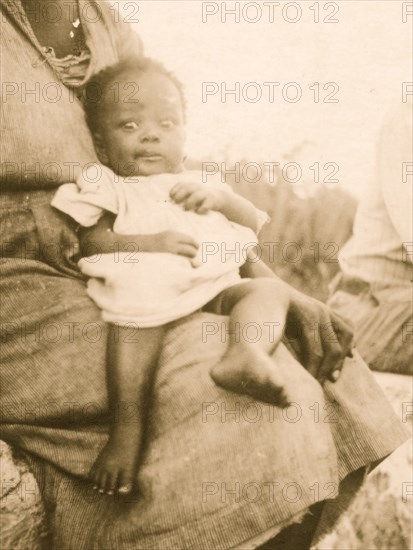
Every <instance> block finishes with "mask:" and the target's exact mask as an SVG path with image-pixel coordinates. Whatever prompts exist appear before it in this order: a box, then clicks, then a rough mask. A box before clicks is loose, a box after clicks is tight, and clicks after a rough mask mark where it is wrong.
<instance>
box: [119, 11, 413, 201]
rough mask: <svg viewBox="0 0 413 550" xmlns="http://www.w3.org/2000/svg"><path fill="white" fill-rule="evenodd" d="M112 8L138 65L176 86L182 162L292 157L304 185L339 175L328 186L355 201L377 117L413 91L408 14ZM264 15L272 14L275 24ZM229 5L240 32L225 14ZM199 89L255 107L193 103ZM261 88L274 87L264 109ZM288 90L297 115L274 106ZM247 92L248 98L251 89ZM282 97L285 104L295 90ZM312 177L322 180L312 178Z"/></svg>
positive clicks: (288, 107)
mask: <svg viewBox="0 0 413 550" xmlns="http://www.w3.org/2000/svg"><path fill="white" fill-rule="evenodd" d="M113 3H114V4H116V6H117V7H118V9H119V11H120V14H121V16H123V17H124V18H127V19H129V20H130V21H131V22H132V24H133V25H134V27H135V28H136V31H137V32H138V33H139V34H140V35H141V36H142V38H143V42H144V45H145V51H146V54H147V55H149V56H151V57H155V58H157V59H159V60H160V61H162V62H164V63H165V64H166V65H167V67H168V68H170V69H172V70H173V71H174V72H175V73H176V75H177V76H178V77H179V78H180V79H181V80H182V81H183V83H184V85H185V91H186V96H187V99H188V155H189V156H191V157H196V158H201V159H205V158H208V157H212V158H214V159H216V160H221V159H222V160H228V161H233V162H235V161H237V160H240V159H242V158H244V159H248V160H250V161H255V162H260V161H267V162H271V161H274V162H277V161H278V162H280V163H281V164H282V163H283V162H285V161H286V159H287V158H290V157H292V159H291V160H294V161H297V162H300V164H301V165H302V170H303V180H307V184H309V183H310V182H311V181H312V180H313V179H314V177H313V176H314V173H313V171H311V170H310V169H309V166H311V165H313V164H314V163H315V162H319V163H320V164H321V163H322V165H324V164H325V163H326V162H334V163H336V164H337V165H338V166H339V172H338V174H337V175H336V176H335V178H333V179H339V185H340V186H341V187H342V188H343V189H345V190H346V191H348V192H350V193H352V194H354V195H355V196H360V195H361V193H363V190H364V189H365V184H366V181H367V180H368V178H369V176H370V173H371V166H372V155H373V147H374V142H375V137H376V135H377V131H378V128H379V126H380V123H381V121H382V118H383V115H384V113H385V112H386V111H387V110H388V108H389V106H390V105H391V104H392V103H393V102H399V101H401V93H402V92H401V90H402V82H406V81H410V82H411V81H412V63H411V54H412V37H411V32H412V19H413V16H408V15H405V17H404V19H405V20H406V22H405V23H403V9H404V10H405V11H406V10H408V9H409V8H408V4H409V2H402V1H398V0H379V1H370V0H357V1H352V0H345V1H338V2H314V1H312V0H311V1H301V2H300V3H299V4H297V3H296V2H285V1H280V2H278V3H277V2H266V3H263V2H259V3H257V2H245V1H244V2H224V3H222V2H202V1H198V0H195V1H194V0H190V1H180V0H179V1H174V2H168V1H156V0H149V1H144V2H137V1H133V2H131V1H126V0H121V1H117V2H113ZM265 4H273V5H274V7H273V8H272V10H273V17H272V19H273V22H271V17H270V12H271V11H272V10H270V7H269V6H268V5H267V6H266V5H265ZM276 4H279V5H276ZM410 4H411V3H410ZM237 5H238V10H237V11H238V13H239V14H240V21H239V23H237V22H235V16H234V15H231V14H230V13H229V11H231V10H234V9H236V8H237ZM254 5H255V6H259V7H260V9H258V8H257V7H254ZM295 6H298V8H297V7H295ZM412 9H413V8H411V7H410V11H411V10H412ZM215 11H216V13H215V14H214V12H215ZM317 12H318V14H317ZM243 15H244V17H243ZM317 15H318V17H317ZM259 16H260V18H259ZM317 18H318V19H319V22H318V23H316V22H315V20H316V19H317ZM255 19H258V20H257V22H255V23H253V22H248V21H253V20H255ZM294 20H296V22H295V23H294V22H292V21H294ZM328 21H337V22H328ZM206 82H214V83H217V84H218V86H219V87H220V89H222V86H221V83H226V85H227V88H228V89H233V88H234V85H235V83H236V82H239V83H240V88H241V90H242V89H243V86H244V85H245V84H247V83H249V82H255V83H257V84H258V85H260V86H261V89H262V98H261V99H260V100H259V101H257V102H256V103H249V102H248V101H245V100H244V99H243V97H242V94H241V100H240V102H239V103H236V102H235V98H234V96H233V95H232V96H231V95H228V96H227V97H226V99H227V101H226V102H225V103H224V102H222V101H221V94H220V93H219V92H218V93H216V94H215V95H210V96H208V97H207V98H204V99H206V101H204V102H203V101H202V87H203V83H206ZM264 82H279V83H280V85H279V86H277V88H276V89H275V98H274V101H273V102H272V103H271V102H270V101H269V97H268V96H269V93H268V92H269V90H268V87H265V86H263V83H264ZM291 82H295V83H297V84H298V85H299V86H300V88H301V91H302V97H301V99H300V100H299V101H297V102H296V103H289V102H288V101H286V100H285V99H283V97H282V89H283V87H284V86H285V85H286V84H288V83H291ZM316 82H318V83H320V101H319V102H318V103H315V101H314V99H315V93H316V89H315V87H314V86H313V88H312V89H310V88H309V87H310V86H312V85H314V83H316ZM328 82H333V83H335V84H336V85H337V86H338V88H339V89H338V91H337V92H336V93H335V94H334V95H332V97H331V99H334V100H338V102H337V103H323V99H326V96H327V95H328V93H331V94H333V92H334V90H335V88H333V87H332V86H330V88H327V89H326V90H323V89H322V86H323V85H325V84H326V83H328ZM245 92H246V93H247V94H248V93H249V96H250V97H251V98H254V95H255V93H254V88H253V87H252V88H251V89H250V90H249V91H248V90H245ZM285 92H286V93H289V94H290V97H292V98H294V95H295V92H294V88H293V87H291V88H290V89H288V88H287V89H285ZM321 175H323V176H326V175H327V174H326V173H324V174H323V170H321ZM322 179H323V178H322ZM326 185H330V184H328V183H327V184H326Z"/></svg>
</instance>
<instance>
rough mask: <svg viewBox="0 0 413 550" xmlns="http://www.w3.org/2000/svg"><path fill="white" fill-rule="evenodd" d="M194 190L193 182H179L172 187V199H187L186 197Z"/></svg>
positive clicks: (177, 200) (170, 193)
mask: <svg viewBox="0 0 413 550" xmlns="http://www.w3.org/2000/svg"><path fill="white" fill-rule="evenodd" d="M193 191H194V186H193V184H190V183H177V184H176V185H174V186H173V187H172V189H171V190H170V192H169V196H170V197H171V199H172V200H174V201H175V202H182V201H183V200H185V199H186V197H189V195H191V193H193Z"/></svg>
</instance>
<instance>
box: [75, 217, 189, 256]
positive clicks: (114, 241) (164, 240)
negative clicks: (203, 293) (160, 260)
mask: <svg viewBox="0 0 413 550" xmlns="http://www.w3.org/2000/svg"><path fill="white" fill-rule="evenodd" d="M114 221H115V216H114V215H113V214H111V213H109V212H108V213H107V214H105V215H104V216H102V218H101V219H100V220H99V222H98V223H97V224H96V225H94V226H93V227H89V228H83V229H82V230H81V232H80V235H79V240H80V247H81V253H82V256H90V255H92V253H93V254H96V253H100V254H102V253H103V254H111V253H113V252H114V251H116V253H118V252H126V253H130V252H132V251H133V252H169V253H171V254H178V255H179V256H185V257H187V258H191V259H192V258H194V257H195V256H196V254H197V252H198V248H199V244H198V243H197V242H196V241H195V239H193V238H192V237H191V236H190V235H185V234H184V233H179V232H178V231H163V232H162V233H155V234H151V235H124V234H120V233H115V232H114V231H113V230H112V228H113V223H114Z"/></svg>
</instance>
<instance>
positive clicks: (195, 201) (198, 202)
mask: <svg viewBox="0 0 413 550" xmlns="http://www.w3.org/2000/svg"><path fill="white" fill-rule="evenodd" d="M205 199H206V197H205V193H204V191H196V192H194V193H192V194H191V195H190V196H189V197H188V198H187V199H186V200H185V204H184V207H185V210H198V208H199V207H200V206H202V204H203V203H204V202H205Z"/></svg>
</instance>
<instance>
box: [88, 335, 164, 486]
mask: <svg viewBox="0 0 413 550" xmlns="http://www.w3.org/2000/svg"><path fill="white" fill-rule="evenodd" d="M163 336H164V327H155V328H148V329H137V328H132V327H123V326H118V325H110V328H109V337H108V345H107V385H108V395H109V405H110V408H111V411H112V422H111V425H110V431H109V441H108V442H107V444H106V445H105V447H104V448H103V449H102V451H101V453H100V455H99V456H98V458H97V459H96V462H95V464H94V465H93V467H92V469H91V471H90V477H91V478H92V480H93V481H94V483H95V486H96V488H98V489H99V491H100V492H106V493H108V494H113V493H114V492H119V493H121V494H127V493H130V492H131V491H132V489H133V481H134V474H135V472H136V469H137V466H138V464H139V458H140V453H141V449H142V442H143V436H144V429H145V421H146V419H147V414H148V409H149V401H150V398H151V394H152V387H153V383H154V379H155V373H156V368H157V362H158V358H159V351H160V349H161V345H160V342H161V340H163Z"/></svg>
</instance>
